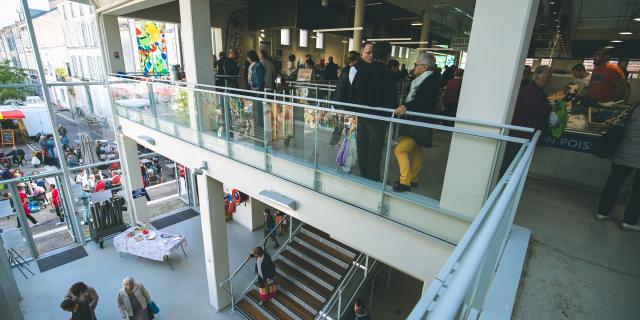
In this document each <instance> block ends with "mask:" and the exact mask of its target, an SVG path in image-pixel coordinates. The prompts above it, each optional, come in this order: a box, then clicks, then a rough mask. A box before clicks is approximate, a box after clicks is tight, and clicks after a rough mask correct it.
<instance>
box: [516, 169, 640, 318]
mask: <svg viewBox="0 0 640 320" xmlns="http://www.w3.org/2000/svg"><path fill="white" fill-rule="evenodd" d="M599 196H600V194H599V192H598V191H593V190H585V189H578V188H576V187H571V186H565V185H561V184H558V183H550V182H545V181H542V180H536V179H532V178H530V179H529V180H528V181H527V184H526V186H525V191H524V193H523V196H522V200H521V203H520V208H519V211H518V215H517V217H516V221H515V223H516V224H518V225H521V226H524V227H526V228H530V229H532V231H533V236H532V241H531V244H530V247H529V253H528V259H527V262H526V265H525V270H524V274H523V278H522V280H521V284H520V288H519V290H518V300H517V303H516V308H515V310H514V314H513V319H518V320H528V319H551V320H553V319H580V320H587V319H621V320H623V319H629V320H631V319H639V318H640V316H639V314H640V304H639V303H638V302H640V248H639V247H638V244H640V233H638V232H631V231H622V230H621V229H620V226H619V222H620V220H621V219H622V212H623V209H624V207H623V205H624V203H626V202H622V201H619V203H618V205H617V206H616V209H615V211H614V219H613V220H609V221H596V220H595V219H594V218H593V216H594V215H595V213H596V208H597V204H598V200H599Z"/></svg>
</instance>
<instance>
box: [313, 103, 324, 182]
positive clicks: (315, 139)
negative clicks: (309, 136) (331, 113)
mask: <svg viewBox="0 0 640 320" xmlns="http://www.w3.org/2000/svg"><path fill="white" fill-rule="evenodd" d="M317 106H318V107H320V103H319V102H318V103H317ZM313 111H314V118H315V124H316V128H315V132H314V137H313V169H314V170H313V186H314V188H315V189H316V190H320V188H321V187H322V186H321V185H320V181H318V154H319V153H318V127H319V126H320V119H319V117H318V110H313Z"/></svg>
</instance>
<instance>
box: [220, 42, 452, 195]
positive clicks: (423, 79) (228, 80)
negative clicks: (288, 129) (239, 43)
mask: <svg viewBox="0 0 640 320" xmlns="http://www.w3.org/2000/svg"><path fill="white" fill-rule="evenodd" d="M390 55H391V45H390V43H388V42H376V43H373V42H364V43H363V44H362V46H361V50H360V52H357V51H351V52H349V53H348V54H347V56H346V57H345V66H344V68H343V69H342V71H341V72H339V71H340V68H339V66H338V65H337V64H336V63H335V62H334V59H333V57H328V59H327V61H328V62H325V59H324V58H321V59H320V60H319V62H318V63H316V62H315V61H314V60H313V58H312V56H311V55H310V54H307V55H306V57H305V58H304V60H302V61H301V60H297V58H296V56H295V55H293V54H291V55H289V57H288V61H287V64H286V66H284V68H285V69H284V70H281V68H282V67H283V66H282V65H281V63H279V61H277V60H274V59H273V58H272V57H270V56H269V55H268V53H267V52H266V51H264V50H261V51H260V52H256V51H253V50H251V51H248V52H247V53H246V56H247V58H246V63H245V67H244V69H241V68H240V64H239V61H238V52H237V51H236V50H235V49H231V50H229V54H228V55H227V54H225V53H224V52H220V54H219V55H218V58H217V60H216V64H215V67H216V70H217V76H218V78H217V80H216V83H217V84H218V85H223V86H227V87H238V86H239V83H238V79H239V77H240V73H241V71H242V70H245V72H244V78H245V81H246V83H247V88H248V89H251V90H255V91H263V90H265V89H267V90H273V89H275V79H276V78H277V77H278V75H280V71H283V72H284V76H285V77H294V76H295V75H296V74H297V73H298V70H299V68H312V69H313V70H314V71H315V73H316V75H317V76H318V78H319V79H324V80H335V81H336V91H335V94H334V96H333V98H332V99H333V100H336V101H340V102H347V103H352V104H360V105H365V106H370V107H377V108H382V109H387V110H388V111H386V112H385V111H371V110H367V109H352V108H345V109H349V110H350V111H356V112H361V113H365V114H370V115H375V116H383V117H389V116H391V115H392V114H393V115H394V116H396V117H402V118H406V119H409V120H414V121H422V122H434V121H431V120H428V119H427V118H425V117H423V116H420V115H417V114H420V113H423V114H444V115H448V116H452V117H453V116H455V114H456V112H457V107H458V100H459V96H460V89H461V86H462V78H463V74H464V70H462V69H458V68H457V67H456V66H455V65H452V66H446V67H445V69H444V71H443V70H441V69H440V68H439V67H438V66H437V65H436V59H435V56H434V55H433V54H430V53H422V54H420V55H419V56H418V58H417V61H416V63H415V65H414V66H413V68H412V69H411V70H407V68H406V66H405V65H404V64H400V63H399V61H397V60H392V59H390ZM402 80H411V83H410V84H409V85H408V86H407V88H406V90H405V88H403V87H402V86H403V85H405V84H406V82H405V81H402ZM399 92H405V93H406V94H405V95H404V96H400V98H399V94H398V93H399ZM261 111H262V104H261V103H255V105H254V106H253V112H254V115H258V116H255V117H254V124H253V126H254V128H255V130H254V131H255V132H256V135H260V132H261V131H262V130H260V128H262V127H263V125H264V124H262V121H263V117H261V116H259V115H260V114H261V113H262V112H261ZM343 120H345V122H346V125H347V126H349V127H350V129H351V130H353V132H354V133H355V135H354V136H355V137H356V146H354V149H357V156H356V155H354V157H353V158H356V157H357V164H358V167H359V170H360V174H361V176H362V177H364V178H367V179H371V180H375V181H380V162H381V160H382V152H383V148H384V141H385V140H384V136H385V134H386V132H387V129H388V122H385V121H379V120H373V119H370V118H367V117H360V118H358V119H357V121H347V120H346V119H345V118H344V117H340V119H339V121H337V122H338V123H339V124H338V125H336V131H338V132H340V131H341V130H343V125H342V124H340V123H343ZM445 124H448V125H453V122H451V121H449V122H445ZM399 135H400V136H399V137H398V145H397V146H396V148H395V150H394V154H395V155H396V159H397V162H398V165H399V167H400V172H401V176H400V179H399V181H397V182H396V183H395V185H394V186H393V188H394V190H395V191H397V192H404V191H410V190H411V187H412V186H414V187H415V186H416V185H417V182H418V181H417V180H418V177H419V175H420V170H421V168H422V148H429V147H431V145H432V135H433V133H432V131H431V130H429V129H425V128H420V127H407V126H403V127H402V128H401V130H400V132H399ZM258 138H259V137H258ZM338 138H339V135H338ZM258 140H259V139H258ZM334 140H337V139H334ZM332 144H334V145H335V144H337V141H333V142H332Z"/></svg>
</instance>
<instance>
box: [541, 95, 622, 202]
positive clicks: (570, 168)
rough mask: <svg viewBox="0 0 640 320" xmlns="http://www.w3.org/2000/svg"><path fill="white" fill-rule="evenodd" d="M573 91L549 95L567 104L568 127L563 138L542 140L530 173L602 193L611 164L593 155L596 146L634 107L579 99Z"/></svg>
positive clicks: (545, 138) (562, 132)
mask: <svg viewBox="0 0 640 320" xmlns="http://www.w3.org/2000/svg"><path fill="white" fill-rule="evenodd" d="M574 89H575V87H573V86H572V85H567V86H565V87H564V88H561V89H560V90H558V91H556V92H554V93H552V94H551V95H549V100H551V101H553V102H554V103H556V104H566V110H567V122H566V127H565V128H564V129H563V130H560V134H556V135H553V134H551V133H550V134H547V135H545V136H544V137H542V138H541V145H540V146H539V147H538V148H537V150H536V153H535V156H534V158H533V161H532V163H531V168H530V171H529V172H530V174H531V175H532V176H536V177H541V178H546V179H550V180H553V181H560V182H565V183H570V184H574V185H580V186H584V187H590V188H597V189H599V188H602V186H604V184H605V182H606V181H607V178H608V176H609V171H610V166H611V164H610V162H609V160H607V159H602V158H598V157H596V156H594V155H593V154H592V148H593V143H594V141H595V140H596V139H598V138H599V137H600V136H602V135H603V134H604V133H605V132H606V131H607V129H608V128H609V126H611V125H615V124H616V123H617V122H618V121H620V120H621V119H622V118H623V117H624V116H625V115H626V114H627V113H628V112H629V110H630V109H631V107H630V106H629V105H624V104H621V103H614V102H608V103H599V102H596V101H592V100H588V99H587V98H584V97H580V96H576V95H575V94H574V91H573V90H574Z"/></svg>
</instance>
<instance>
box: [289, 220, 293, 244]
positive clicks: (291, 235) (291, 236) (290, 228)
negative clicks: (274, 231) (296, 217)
mask: <svg viewBox="0 0 640 320" xmlns="http://www.w3.org/2000/svg"><path fill="white" fill-rule="evenodd" d="M291 241H293V216H291V215H290V216H289V242H291Z"/></svg>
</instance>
